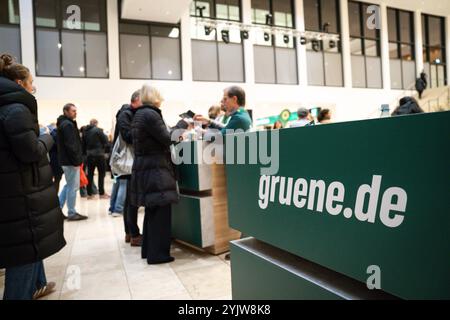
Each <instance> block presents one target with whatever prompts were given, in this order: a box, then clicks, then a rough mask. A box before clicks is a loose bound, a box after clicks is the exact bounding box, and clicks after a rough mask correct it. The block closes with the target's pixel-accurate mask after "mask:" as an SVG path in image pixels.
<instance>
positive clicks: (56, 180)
mask: <svg viewBox="0 0 450 320" xmlns="http://www.w3.org/2000/svg"><path fill="white" fill-rule="evenodd" d="M61 179H62V174H58V175H56V176H53V185H54V186H55V189H56V194H59V183H60V182H61Z"/></svg>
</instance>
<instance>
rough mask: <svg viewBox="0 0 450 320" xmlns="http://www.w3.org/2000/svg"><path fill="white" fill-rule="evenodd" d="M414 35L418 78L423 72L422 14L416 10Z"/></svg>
mask: <svg viewBox="0 0 450 320" xmlns="http://www.w3.org/2000/svg"><path fill="white" fill-rule="evenodd" d="M414 34H415V36H416V41H415V46H416V77H417V78H418V77H419V76H420V73H421V72H422V70H423V41H424V40H425V39H423V38H422V12H421V11H420V10H416V11H415V12H414Z"/></svg>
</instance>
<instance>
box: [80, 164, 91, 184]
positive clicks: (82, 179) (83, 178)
mask: <svg viewBox="0 0 450 320" xmlns="http://www.w3.org/2000/svg"><path fill="white" fill-rule="evenodd" d="M88 184H89V180H88V178H87V177H86V173H85V172H84V164H81V166H80V188H84V187H86V186H87V185H88Z"/></svg>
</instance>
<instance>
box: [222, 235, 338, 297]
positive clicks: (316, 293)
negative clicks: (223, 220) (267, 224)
mask: <svg viewBox="0 0 450 320" xmlns="http://www.w3.org/2000/svg"><path fill="white" fill-rule="evenodd" d="M230 248H231V255H232V257H233V258H232V263H231V282H232V295H233V300H338V299H342V298H341V297H339V296H338V295H336V294H334V293H333V292H331V291H329V290H326V289H324V288H322V287H319V286H318V285H316V284H314V283H312V282H310V281H308V280H307V279H304V278H301V277H299V276H298V275H296V274H294V273H292V272H289V271H287V270H285V269H283V268H281V267H279V266H277V265H276V264H274V263H271V262H269V261H267V260H265V259H262V258H260V257H258V256H257V255H255V254H253V253H250V252H249V251H247V250H243V249H242V248H240V247H239V246H236V244H234V243H233V242H232V243H231V247H230Z"/></svg>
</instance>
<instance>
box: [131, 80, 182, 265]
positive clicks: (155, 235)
mask: <svg viewBox="0 0 450 320" xmlns="http://www.w3.org/2000/svg"><path fill="white" fill-rule="evenodd" d="M141 100H142V107H140V108H139V109H137V111H136V114H135V116H134V118H133V123H132V125H131V134H132V137H133V147H134V152H135V159H134V164H133V173H132V176H131V190H130V201H131V204H132V205H134V206H136V207H142V206H143V207H145V218H144V226H143V229H144V231H143V240H142V259H147V263H148V264H159V263H167V262H172V261H173V260H174V258H173V257H171V256H170V242H171V216H172V213H171V204H172V203H175V202H177V201H178V191H177V182H176V176H175V170H174V166H173V164H172V159H171V152H170V146H171V145H172V144H173V143H174V141H172V140H171V131H173V130H175V129H186V128H187V127H188V124H187V123H185V122H183V121H180V122H179V123H178V124H177V126H176V127H174V128H172V130H169V129H168V127H167V126H166V124H165V122H164V119H163V116H162V113H161V109H160V108H161V104H162V102H163V101H164V99H163V97H162V95H161V93H160V92H159V91H158V90H157V89H156V88H155V87H153V86H150V85H148V84H145V85H144V86H143V87H142V89H141ZM174 140H175V141H178V139H174Z"/></svg>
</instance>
